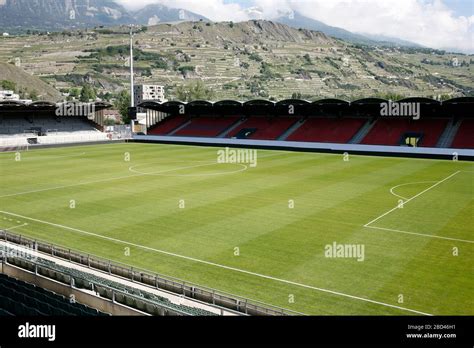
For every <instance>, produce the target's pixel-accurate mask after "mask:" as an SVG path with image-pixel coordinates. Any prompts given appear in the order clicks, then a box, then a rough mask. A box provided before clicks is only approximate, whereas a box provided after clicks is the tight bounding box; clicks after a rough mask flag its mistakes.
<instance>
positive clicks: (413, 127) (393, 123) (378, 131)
mask: <svg viewBox="0 0 474 348" xmlns="http://www.w3.org/2000/svg"><path fill="white" fill-rule="evenodd" d="M447 124H448V120H447V119H421V120H416V121H415V120H412V119H406V118H403V119H401V118H383V119H378V120H377V122H376V124H375V125H374V127H373V128H372V129H371V131H370V132H369V133H368V134H367V136H366V137H365V138H364V139H363V140H362V142H361V143H362V144H365V145H401V144H402V142H403V136H404V135H406V134H410V133H417V134H419V136H420V137H421V140H420V142H419V143H418V146H423V147H435V146H436V144H437V142H438V140H439V138H440V137H441V134H442V133H443V131H444V129H445V128H446V126H447Z"/></svg>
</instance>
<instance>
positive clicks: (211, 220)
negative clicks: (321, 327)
mask: <svg viewBox="0 0 474 348" xmlns="http://www.w3.org/2000/svg"><path fill="white" fill-rule="evenodd" d="M218 150H219V149H218V148H208V147H188V146H177V145H158V144H133V143H130V144H111V145H101V146H76V147H70V148H54V149H43V150H34V151H29V152H23V153H21V160H19V161H16V159H18V158H15V153H3V154H0V178H1V179H0V180H1V181H0V228H3V229H11V230H12V232H15V233H18V234H23V235H27V236H30V237H34V238H37V239H41V240H44V241H49V242H53V243H57V244H60V245H63V246H67V247H70V248H73V249H76V250H79V251H83V252H86V253H91V254H95V255H97V256H101V257H105V258H109V259H112V260H115V261H120V262H123V263H126V264H129V265H132V266H136V267H141V268H144V269H147V270H150V271H153V272H157V273H160V274H164V275H168V276H173V277H176V278H180V279H183V280H186V281H189V282H193V283H195V284H199V285H202V286H207V287H210V288H215V289H218V290H220V291H225V292H228V293H232V294H236V295H239V296H243V297H247V298H251V299H253V300H258V301H261V302H264V303H268V304H272V305H276V306H280V307H284V308H287V309H290V310H293V311H296V312H299V313H304V314H314V315H422V314H434V315H473V314H474V299H473V297H474V295H473V294H474V276H473V274H474V272H473V270H474V269H473V265H474V218H473V216H474V214H473V213H474V200H473V197H474V195H473V179H474V165H473V164H472V163H469V162H456V161H438V160H427V159H406V158H385V157H369V156H350V158H349V160H348V161H344V160H343V156H342V155H333V154H331V155H329V154H318V153H296V152H284V151H265V150H258V164H257V166H256V167H255V168H252V167H250V166H246V165H239V164H230V163H229V164H218V163H216V162H217V151H218ZM128 160H129V161H128ZM400 200H401V201H403V202H404V204H403V205H400V206H398V204H399V201H400ZM334 243H336V245H358V246H363V248H364V249H363V250H364V254H363V256H364V257H363V260H362V259H359V260H357V259H356V258H352V257H347V256H348V255H347V254H346V255H345V256H346V257H332V258H331V257H327V256H328V255H327V253H326V251H327V246H328V245H329V246H331V245H333V244H334ZM125 248H130V255H127V254H126V253H125ZM339 256H342V255H339Z"/></svg>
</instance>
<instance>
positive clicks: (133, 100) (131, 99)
mask: <svg viewBox="0 0 474 348" xmlns="http://www.w3.org/2000/svg"><path fill="white" fill-rule="evenodd" d="M134 87H135V82H134V76H133V26H132V25H130V106H131V107H132V108H133V107H135V91H134Z"/></svg>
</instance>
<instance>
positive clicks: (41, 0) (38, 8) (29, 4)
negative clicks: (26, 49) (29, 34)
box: [0, 0, 207, 31]
mask: <svg viewBox="0 0 474 348" xmlns="http://www.w3.org/2000/svg"><path fill="white" fill-rule="evenodd" d="M201 19H202V20H207V19H206V18H205V17H203V16H200V15H198V14H195V13H192V12H189V11H186V10H178V9H172V8H168V7H166V6H163V5H148V6H146V7H144V8H142V9H141V10H138V11H135V12H132V11H128V10H127V9H125V8H124V7H123V6H121V5H119V4H117V3H116V2H115V1H113V0H0V29H1V30H3V31H5V30H13V31H15V30H22V29H23V30H24V29H29V30H65V29H76V28H86V27H91V26H114V25H128V24H140V25H155V24H158V23H165V22H181V21H199V20H201Z"/></svg>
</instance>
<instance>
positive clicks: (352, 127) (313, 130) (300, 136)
mask: <svg viewBox="0 0 474 348" xmlns="http://www.w3.org/2000/svg"><path fill="white" fill-rule="evenodd" d="M367 120H368V119H366V118H343V119H337V118H309V119H307V120H306V122H305V123H304V125H302V126H301V127H300V128H298V129H297V130H296V131H295V132H293V134H291V135H290V136H289V137H288V138H287V139H286V140H288V141H313V142H321V143H347V142H349V140H351V139H352V138H353V137H354V135H355V134H356V133H357V132H358V131H359V129H360V128H361V127H362V126H363V125H364V124H365V123H366V122H367Z"/></svg>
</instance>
